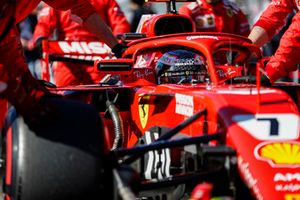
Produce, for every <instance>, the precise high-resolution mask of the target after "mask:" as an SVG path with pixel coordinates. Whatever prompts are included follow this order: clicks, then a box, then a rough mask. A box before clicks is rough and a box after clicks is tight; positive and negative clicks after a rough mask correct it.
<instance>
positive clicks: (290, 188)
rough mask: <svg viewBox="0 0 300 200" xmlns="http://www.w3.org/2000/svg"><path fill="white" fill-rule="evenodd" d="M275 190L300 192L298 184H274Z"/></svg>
mask: <svg viewBox="0 0 300 200" xmlns="http://www.w3.org/2000/svg"><path fill="white" fill-rule="evenodd" d="M275 190H276V191H279V192H296V191H299V190H300V184H294V183H288V184H276V185H275ZM299 200H300V199H299Z"/></svg>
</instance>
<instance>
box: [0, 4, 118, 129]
mask: <svg viewBox="0 0 300 200" xmlns="http://www.w3.org/2000/svg"><path fill="white" fill-rule="evenodd" d="M44 2H45V3H47V4H49V5H50V6H52V7H54V8H56V9H60V10H68V9H71V12H72V14H74V15H76V16H77V17H78V18H79V19H80V20H82V21H83V22H84V23H85V22H86V23H88V25H89V26H90V24H91V21H90V20H93V19H95V17H97V16H96V15H95V13H96V11H95V9H94V8H93V6H92V5H91V4H90V3H89V2H88V1H85V0H44ZM39 3H40V0H19V1H17V2H16V3H15V1H10V0H6V1H4V0H3V1H1V2H0V11H1V12H0V15H1V17H0V22H1V24H0V38H1V39H0V99H2V100H1V102H2V103H1V105H0V127H2V122H3V118H4V116H5V114H6V112H7V103H6V102H7V101H6V99H8V101H9V102H10V103H12V104H13V105H14V106H15V107H16V109H17V111H18V112H19V113H20V114H24V115H30V116H31V115H32V114H33V113H34V112H35V111H36V113H40V112H38V111H40V110H39V109H38V108H40V107H41V106H39V104H38V103H37V102H40V99H41V97H43V96H44V95H45V94H47V91H45V89H44V88H43V87H42V86H41V84H40V83H39V82H38V81H37V80H36V79H34V78H33V77H32V75H31V73H30V71H29V69H28V67H27V64H26V62H25V59H24V56H23V50H22V46H21V43H20V38H19V32H18V31H17V29H16V27H15V24H16V23H18V22H20V21H22V20H23V19H24V18H25V17H26V16H27V15H28V14H29V13H30V12H31V11H32V10H33V9H34V8H35V7H36V6H37V5H38V4H39ZM90 16H91V17H90ZM88 19H90V20H88ZM87 20H88V21H87ZM86 23H85V25H87V24H86ZM95 31H96V32H97V31H98V32H99V33H101V34H102V33H103V34H105V35H106V34H108V37H109V40H107V41H109V42H111V44H110V45H114V43H115V41H116V40H115V41H112V40H111V39H114V38H113V37H111V35H109V34H110V33H109V32H105V30H104V29H101V31H103V32H100V29H99V30H98V29H97V30H95ZM110 40H111V41H110ZM116 46H117V45H116ZM114 47H115V46H114ZM41 108H42V107H41ZM42 114H43V113H42Z"/></svg>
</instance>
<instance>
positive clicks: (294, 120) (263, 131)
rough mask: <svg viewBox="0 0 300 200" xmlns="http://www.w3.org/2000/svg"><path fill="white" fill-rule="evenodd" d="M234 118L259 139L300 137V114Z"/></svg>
mask: <svg viewBox="0 0 300 200" xmlns="http://www.w3.org/2000/svg"><path fill="white" fill-rule="evenodd" d="M232 120H233V121H234V122H236V123H237V124H238V125H239V126H240V127H241V128H242V129H244V130H245V131H247V132H248V133H249V134H250V135H251V136H253V137H254V138H256V139H258V140H294V139H297V138H298V137H299V116H298V115H295V114H292V113H291V114H282V113H272V114H256V115H251V114H249V115H235V116H233V117H232Z"/></svg>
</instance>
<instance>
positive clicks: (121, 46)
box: [111, 43, 127, 58]
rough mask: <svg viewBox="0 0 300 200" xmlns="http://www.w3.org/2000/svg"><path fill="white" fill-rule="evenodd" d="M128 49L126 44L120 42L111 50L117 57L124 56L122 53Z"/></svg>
mask: <svg viewBox="0 0 300 200" xmlns="http://www.w3.org/2000/svg"><path fill="white" fill-rule="evenodd" d="M126 49H127V46H126V45H125V44H121V43H118V44H116V45H115V46H114V47H113V48H112V49H111V51H112V52H113V53H114V54H115V56H116V57H117V58H122V55H123V53H124V51H125V50H126Z"/></svg>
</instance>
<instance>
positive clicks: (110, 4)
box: [105, 0, 130, 35]
mask: <svg viewBox="0 0 300 200" xmlns="http://www.w3.org/2000/svg"><path fill="white" fill-rule="evenodd" d="M105 13H106V14H107V16H108V18H107V19H108V25H109V26H110V27H111V29H112V32H113V34H114V35H117V34H122V33H128V32H130V24H129V22H128V21H127V19H126V17H125V15H124V13H123V11H122V10H121V8H120V6H119V5H118V3H117V2H116V1H115V0H109V1H107V2H106V10H105Z"/></svg>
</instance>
